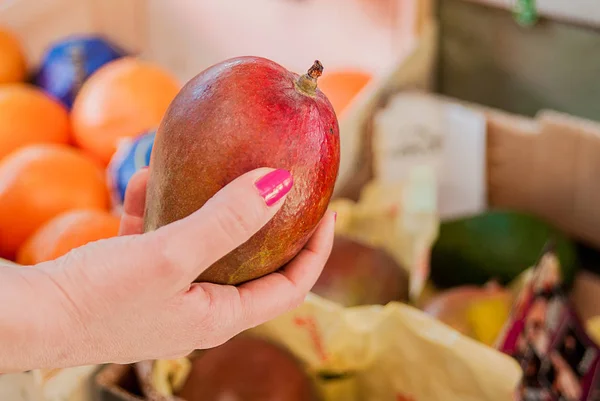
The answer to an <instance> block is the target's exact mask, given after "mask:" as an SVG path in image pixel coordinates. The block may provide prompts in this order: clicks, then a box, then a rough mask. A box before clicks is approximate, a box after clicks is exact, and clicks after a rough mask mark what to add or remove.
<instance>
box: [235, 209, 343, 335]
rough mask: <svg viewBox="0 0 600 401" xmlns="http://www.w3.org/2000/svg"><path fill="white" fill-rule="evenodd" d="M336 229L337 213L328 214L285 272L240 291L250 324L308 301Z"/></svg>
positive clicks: (245, 313)
mask: <svg viewBox="0 0 600 401" xmlns="http://www.w3.org/2000/svg"><path fill="white" fill-rule="evenodd" d="M334 229H335V217H334V213H333V212H328V213H327V214H326V215H325V218H323V220H321V223H320V224H319V226H318V228H317V230H316V231H315V233H314V234H313V236H312V237H311V239H310V240H309V241H308V243H307V244H306V246H305V247H304V249H303V250H302V251H300V253H299V254H298V255H297V256H296V257H295V258H294V259H293V260H292V261H291V262H290V263H288V264H287V265H286V266H285V267H284V268H283V269H282V270H280V271H279V272H276V273H273V274H270V275H268V276H265V277H263V278H261V279H259V280H255V281H251V282H249V283H246V284H243V285H241V286H240V287H239V292H240V297H241V301H242V308H244V310H245V312H244V315H245V316H246V317H247V318H248V320H249V322H248V323H249V324H251V325H253V326H254V325H257V324H260V323H262V322H264V321H266V320H270V319H273V318H274V317H276V316H278V315H280V314H281V313H283V312H286V311H287V310H290V309H294V308H296V307H297V306H299V305H300V304H301V303H302V302H303V301H304V298H305V297H306V295H307V294H308V292H309V291H310V290H311V289H312V287H313V286H314V285H315V282H316V281H317V279H318V278H319V276H320V275H321V272H322V271H323V267H325V263H327V259H329V254H330V253H331V248H332V247H333V236H334ZM274 300H276V302H274Z"/></svg>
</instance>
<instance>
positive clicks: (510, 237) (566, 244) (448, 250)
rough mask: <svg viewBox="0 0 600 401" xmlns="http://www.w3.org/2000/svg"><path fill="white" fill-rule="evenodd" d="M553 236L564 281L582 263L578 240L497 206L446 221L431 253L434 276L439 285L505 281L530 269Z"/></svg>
mask: <svg viewBox="0 0 600 401" xmlns="http://www.w3.org/2000/svg"><path fill="white" fill-rule="evenodd" d="M549 240H552V241H554V242H555V243H556V250H557V253H558V255H559V258H560V260H561V265H562V266H563V268H562V269H563V272H564V283H565V285H566V286H569V285H571V283H572V282H573V279H574V277H575V273H576V271H577V267H578V260H577V259H578V257H577V250H576V248H575V244H574V242H573V241H572V240H571V239H569V238H568V237H567V236H566V235H565V234H563V233H561V232H560V231H558V230H557V229H555V228H553V227H552V226H550V225H549V224H547V223H546V222H544V221H543V220H541V219H539V218H537V217H535V216H533V215H531V214H527V213H522V212H517V211H505V210H493V211H488V212H485V213H482V214H479V215H476V216H472V217H465V218H461V219H457V220H452V221H446V222H443V223H442V224H441V225H440V232H439V237H438V239H437V241H436V243H435V245H434V247H433V249H432V251H431V280H432V281H433V283H434V284H435V286H436V287H438V288H449V287H454V286H460V285H466V284H473V285H483V284H485V283H486V282H488V281H490V280H496V281H498V282H499V283H500V284H507V283H509V282H510V281H512V280H514V279H515V278H516V277H517V276H518V275H519V274H520V273H522V272H523V271H525V270H526V269H528V268H529V267H531V266H532V265H533V264H534V263H535V261H536V260H537V258H538V257H539V253H540V250H541V249H543V247H544V245H545V243H546V242H547V241H549Z"/></svg>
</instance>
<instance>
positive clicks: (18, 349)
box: [0, 264, 65, 373]
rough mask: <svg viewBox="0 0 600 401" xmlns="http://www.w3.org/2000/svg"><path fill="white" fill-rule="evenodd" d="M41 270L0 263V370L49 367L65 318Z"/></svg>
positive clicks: (59, 346)
mask: <svg viewBox="0 0 600 401" xmlns="http://www.w3.org/2000/svg"><path fill="white" fill-rule="evenodd" d="M51 288H52V286H51V285H48V280H47V278H46V276H45V274H44V273H42V272H41V271H38V270H37V269H35V268H23V267H15V266H9V265H4V264H0V372H3V373H9V372H20V371H26V370H30V369H35V368H40V367H49V366H51V365H52V360H53V359H56V358H59V357H60V355H61V353H62V351H61V350H62V349H63V346H62V344H61V341H63V340H61V339H60V334H59V333H60V331H61V329H62V328H61V326H64V324H65V319H64V317H63V316H62V314H61V308H60V305H58V303H57V302H56V300H57V299H58V298H57V297H56V296H55V295H54V294H53V293H52V290H51Z"/></svg>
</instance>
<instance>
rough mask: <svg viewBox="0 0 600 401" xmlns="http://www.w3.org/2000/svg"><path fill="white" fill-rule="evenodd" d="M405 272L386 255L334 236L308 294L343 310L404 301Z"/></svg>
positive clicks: (405, 299)
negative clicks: (329, 250)
mask: <svg viewBox="0 0 600 401" xmlns="http://www.w3.org/2000/svg"><path fill="white" fill-rule="evenodd" d="M408 286H409V277H408V273H407V272H406V270H404V269H403V268H402V267H401V266H399V265H398V263H396V261H395V260H394V258H392V257H391V256H390V255H389V254H388V253H387V252H385V251H383V250H381V249H377V248H373V247H370V246H367V245H364V244H361V243H359V242H357V241H354V240H351V239H349V238H346V237H343V236H339V235H338V236H336V238H335V242H334V243H333V249H332V250H331V256H330V257H329V260H328V261H327V264H326V265H325V268H324V269H323V273H321V276H320V277H319V280H318V281H317V283H316V284H315V286H314V287H313V288H312V290H311V291H312V292H314V293H315V294H317V295H319V296H322V297H323V298H327V299H329V300H331V301H334V302H337V303H339V304H341V305H344V306H346V307H350V306H357V305H385V304H387V303H388V302H393V301H397V302H404V301H407V300H408Z"/></svg>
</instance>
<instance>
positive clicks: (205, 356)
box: [177, 336, 318, 401]
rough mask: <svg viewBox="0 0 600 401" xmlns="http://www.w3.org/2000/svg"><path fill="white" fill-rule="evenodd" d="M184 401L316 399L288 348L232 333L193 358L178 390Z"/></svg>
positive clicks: (307, 400)
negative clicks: (226, 340)
mask: <svg viewBox="0 0 600 401" xmlns="http://www.w3.org/2000/svg"><path fill="white" fill-rule="evenodd" d="M177 395H178V396H179V397H181V398H182V399H184V400H186V401H199V400H202V401H217V400H244V401H254V400H256V401H258V400H261V401H262V400H286V401H316V400H317V399H318V397H317V395H316V390H315V387H314V386H313V384H312V382H311V380H310V378H309V377H308V375H307V374H306V373H305V371H304V369H303V366H302V365H301V364H300V363H299V361H297V360H296V358H295V357H294V356H293V355H292V354H290V353H289V352H288V351H287V350H285V349H283V348H281V347H279V346H278V345H275V344H272V343H270V342H268V341H266V340H263V339H260V338H255V337H250V336H239V337H235V338H233V339H231V340H229V341H228V342H226V343H225V344H223V345H221V346H219V347H216V348H213V349H210V350H208V351H206V352H204V353H202V354H201V355H200V356H198V357H197V358H195V359H194V360H193V361H192V369H191V371H190V373H189V376H188V379H187V381H186V383H185V384H184V385H183V388H182V389H181V390H180V391H179V392H178V394H177Z"/></svg>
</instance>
